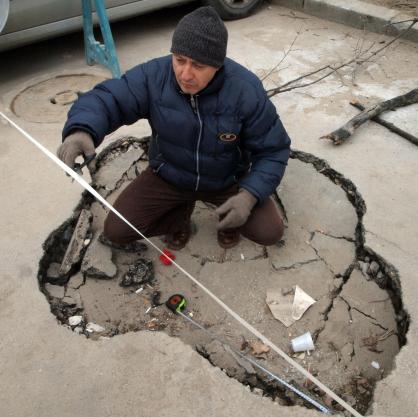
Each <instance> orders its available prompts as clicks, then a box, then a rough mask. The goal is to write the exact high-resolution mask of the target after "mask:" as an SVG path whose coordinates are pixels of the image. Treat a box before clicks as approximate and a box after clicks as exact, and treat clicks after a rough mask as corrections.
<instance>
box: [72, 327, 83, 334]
mask: <svg viewBox="0 0 418 417" xmlns="http://www.w3.org/2000/svg"><path fill="white" fill-rule="evenodd" d="M83 331H84V329H83V328H82V327H80V326H78V327H75V328H74V330H73V332H74V333H77V334H81V333H83Z"/></svg>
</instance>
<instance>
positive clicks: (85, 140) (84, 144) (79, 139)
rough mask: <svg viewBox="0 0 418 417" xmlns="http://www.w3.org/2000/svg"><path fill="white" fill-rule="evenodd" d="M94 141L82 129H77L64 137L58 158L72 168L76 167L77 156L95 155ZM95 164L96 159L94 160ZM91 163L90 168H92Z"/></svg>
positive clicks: (58, 151)
mask: <svg viewBox="0 0 418 417" xmlns="http://www.w3.org/2000/svg"><path fill="white" fill-rule="evenodd" d="M94 153H95V150H94V142H93V139H92V137H91V136H90V135H89V134H88V133H87V132H84V131H82V130H79V131H76V132H74V133H72V134H71V135H69V136H67V137H66V138H65V139H64V142H63V143H62V145H61V146H60V147H59V148H58V150H57V155H58V158H59V159H61V161H63V162H65V164H66V165H68V166H69V167H70V168H73V167H74V162H75V160H76V158H77V156H80V155H83V156H84V157H87V156H90V155H93V154H94ZM93 164H94V161H93ZM92 167H93V166H92V164H91V163H90V164H89V166H88V168H89V169H90V171H91V169H92Z"/></svg>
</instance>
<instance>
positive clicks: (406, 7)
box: [362, 0, 418, 13]
mask: <svg viewBox="0 0 418 417" xmlns="http://www.w3.org/2000/svg"><path fill="white" fill-rule="evenodd" d="M362 1H364V2H365V3H372V4H376V5H378V6H384V7H389V8H390V9H395V10H402V11H403V12H406V13H414V12H416V11H417V9H418V0H362Z"/></svg>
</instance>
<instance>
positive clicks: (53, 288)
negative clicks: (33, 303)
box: [45, 283, 65, 298]
mask: <svg viewBox="0 0 418 417" xmlns="http://www.w3.org/2000/svg"><path fill="white" fill-rule="evenodd" d="M45 290H46V292H47V293H48V294H49V295H50V296H51V297H55V298H63V297H64V293H65V288H64V287H63V286H61V285H53V284H49V283H46V284H45Z"/></svg>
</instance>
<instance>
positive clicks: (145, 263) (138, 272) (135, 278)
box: [119, 258, 154, 287]
mask: <svg viewBox="0 0 418 417" xmlns="http://www.w3.org/2000/svg"><path fill="white" fill-rule="evenodd" d="M153 279H154V267H153V264H152V261H150V260H148V259H141V258H140V259H138V260H136V261H135V263H134V264H133V265H130V266H129V269H128V272H127V273H126V274H125V275H124V277H123V278H122V280H121V281H120V283H119V285H120V286H121V287H129V286H131V285H143V284H145V283H149V282H152V280H153Z"/></svg>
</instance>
